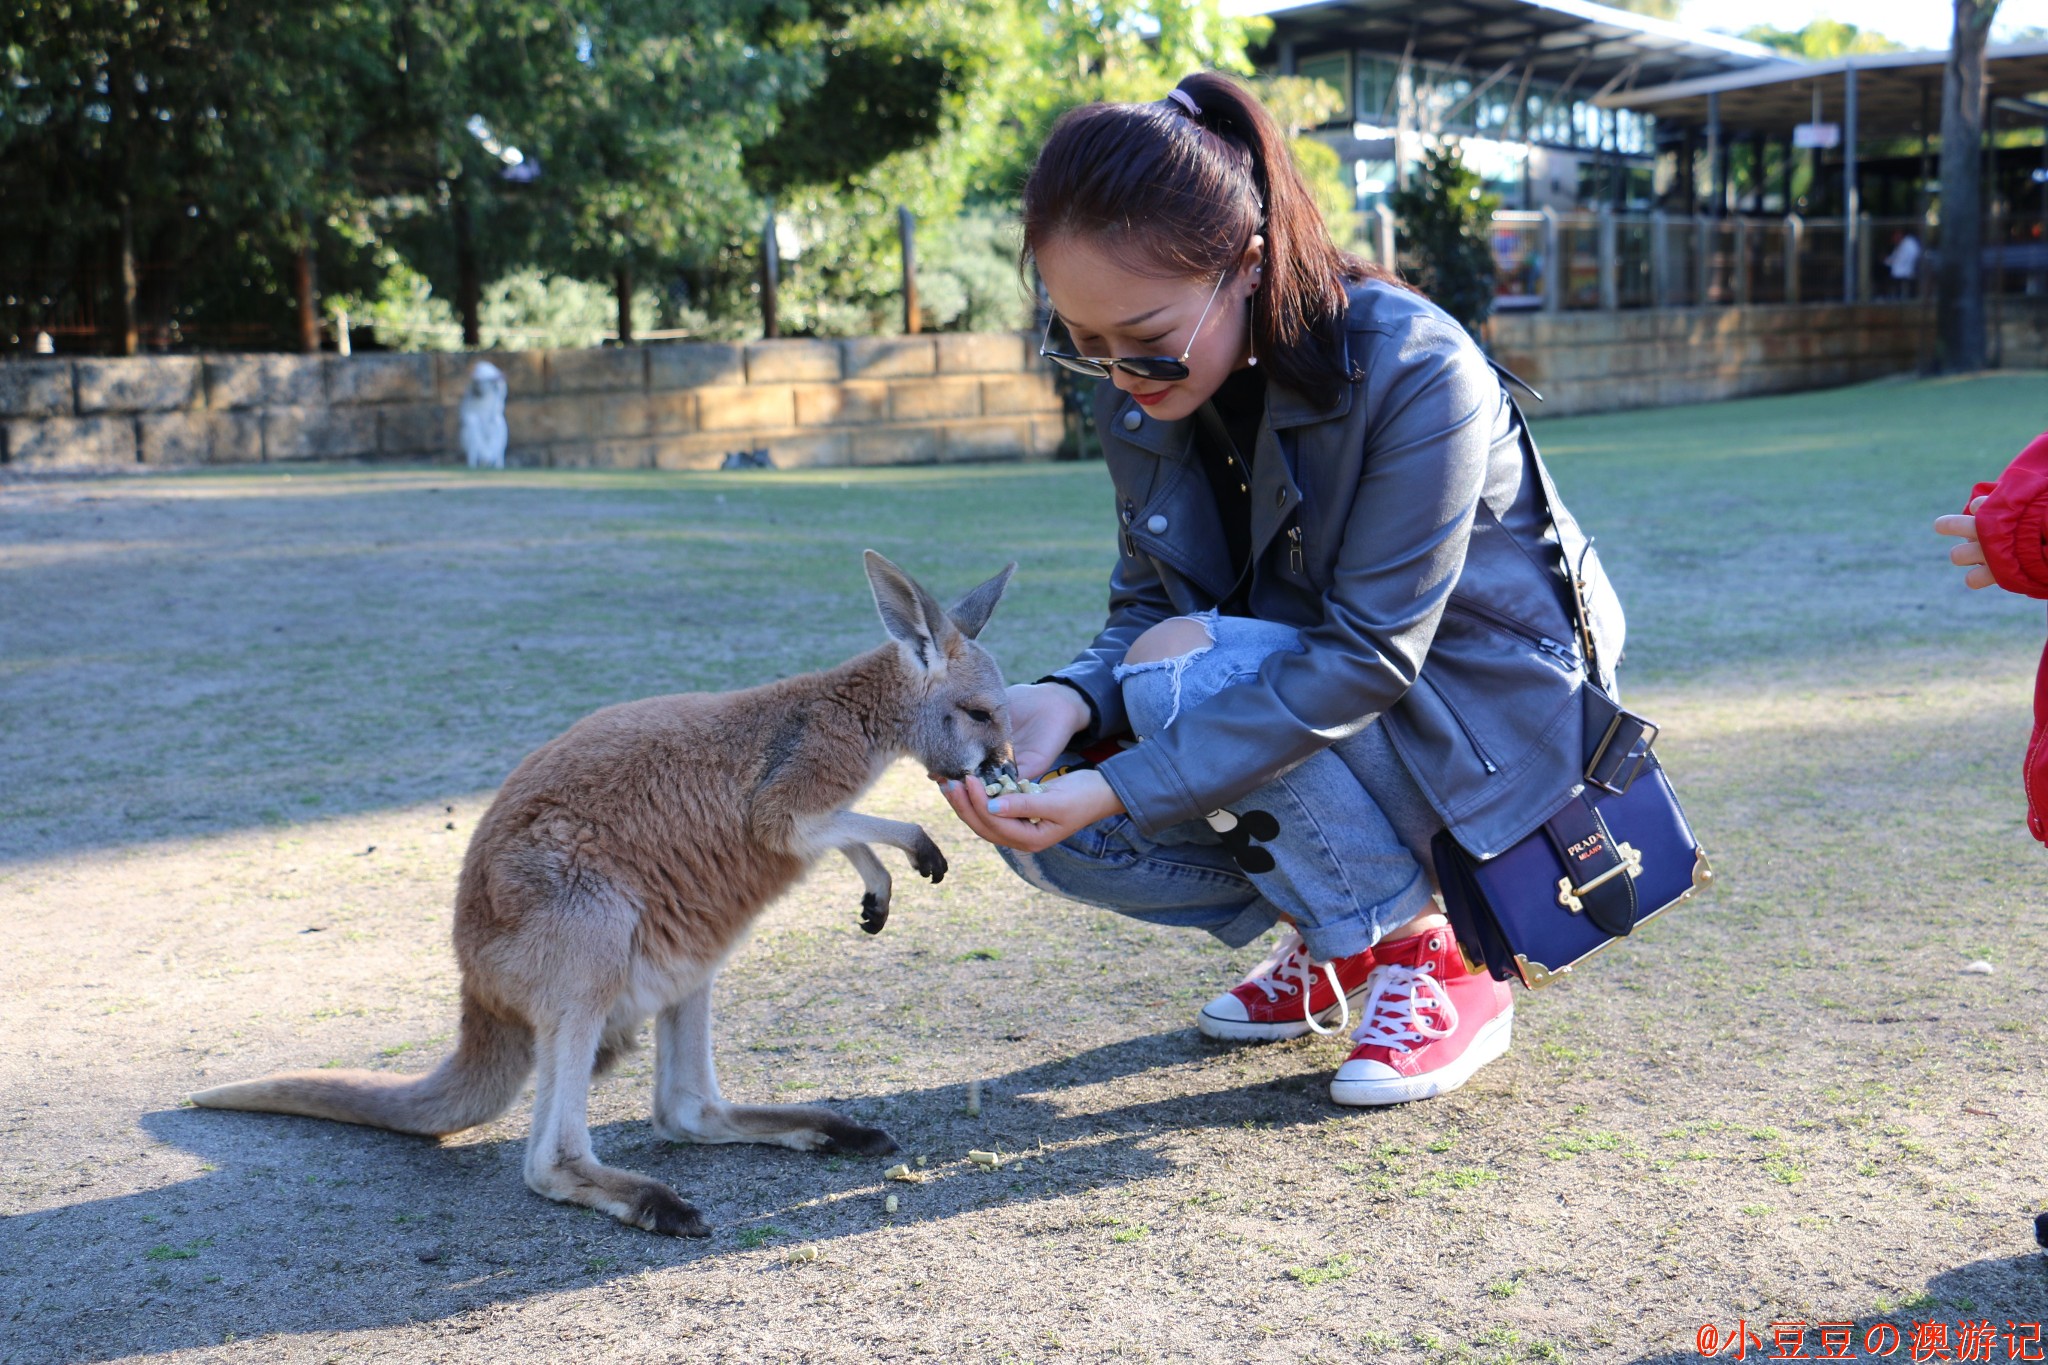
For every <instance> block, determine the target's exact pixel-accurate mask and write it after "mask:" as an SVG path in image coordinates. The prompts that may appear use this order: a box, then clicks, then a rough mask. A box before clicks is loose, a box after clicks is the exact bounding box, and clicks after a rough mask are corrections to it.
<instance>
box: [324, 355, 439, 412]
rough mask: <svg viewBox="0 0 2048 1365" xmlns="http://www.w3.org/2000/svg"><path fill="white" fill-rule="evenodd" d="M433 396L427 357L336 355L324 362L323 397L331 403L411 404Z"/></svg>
mask: <svg viewBox="0 0 2048 1365" xmlns="http://www.w3.org/2000/svg"><path fill="white" fill-rule="evenodd" d="M433 396H434V358H433V357H432V356H428V355H377V354H369V355H338V356H330V357H329V358H328V361H327V397H328V400H329V401H330V402H334V403H412V402H421V401H424V400H426V399H429V398H432V397H433Z"/></svg>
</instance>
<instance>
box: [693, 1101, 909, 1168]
mask: <svg viewBox="0 0 2048 1365" xmlns="http://www.w3.org/2000/svg"><path fill="white" fill-rule="evenodd" d="M654 1130H655V1131H656V1132H657V1133H660V1134H661V1135H662V1136H663V1137H665V1138H667V1139H668V1140H669V1141H671V1142H696V1143H715V1142H766V1143H771V1144H773V1145H775V1146H778V1147H794V1148H795V1149H796V1150H797V1151H799V1152H822V1153H824V1154H826V1155H828V1156H887V1155H889V1153H891V1152H893V1151H896V1150H897V1146H896V1139H895V1138H892V1137H890V1136H889V1135H888V1134H887V1133H885V1132H883V1131H882V1130H881V1129H879V1128H870V1127H868V1126H867V1125H865V1124H860V1123H855V1122H854V1121H853V1120H852V1119H848V1118H842V1117H840V1116H839V1115H838V1114H835V1113H833V1112H832V1111H831V1110H830V1109H822V1108H819V1107H818V1106H817V1105H809V1104H726V1103H724V1102H722V1101H703V1100H695V1101H692V1100H685V1101H683V1102H680V1103H672V1104H669V1105H667V1106H665V1107H663V1108H657V1110H656V1111H655V1115H654Z"/></svg>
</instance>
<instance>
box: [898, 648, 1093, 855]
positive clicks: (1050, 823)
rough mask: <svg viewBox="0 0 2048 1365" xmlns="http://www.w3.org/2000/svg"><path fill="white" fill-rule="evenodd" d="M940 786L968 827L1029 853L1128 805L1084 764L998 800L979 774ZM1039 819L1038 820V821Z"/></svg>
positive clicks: (1020, 762) (1005, 846) (1048, 845)
mask: <svg viewBox="0 0 2048 1365" xmlns="http://www.w3.org/2000/svg"><path fill="white" fill-rule="evenodd" d="M1052 685H1053V686H1055V687H1057V686H1059V684H1057V683H1054V684H1052ZM1061 690H1062V691H1064V690H1065V689H1064V688H1061ZM1064 742H1065V741H1064V740H1063V741H1062V743H1064ZM1018 767H1019V768H1020V769H1023V770H1024V771H1027V772H1028V771H1029V769H1024V768H1023V754H1022V753H1021V752H1020V753H1019V754H1018ZM939 790H940V792H942V793H943V794H944V795H945V798H946V804H947V805H949V806H951V807H952V808H953V813H954V814H956V815H958V816H959V817H960V821H961V823H962V824H964V825H966V826H967V828H969V829H971V830H973V831H974V832H975V833H976V834H979V835H980V836H981V837H982V838H984V839H986V840H988V841H989V842H990V843H992V844H1001V845H1002V846H1003V847H1004V848H1014V849H1020V850H1022V851H1023V852H1025V853H1037V852H1038V851H1039V850H1041V849H1047V848H1051V847H1052V846H1053V845H1054V844H1056V843H1059V842H1060V841H1061V840H1062V839H1065V838H1067V837H1068V836H1070V835H1072V834H1074V833H1076V832H1077V831H1080V830H1084V829H1086V828H1087V827H1088V826H1090V825H1092V824H1094V823H1095V822H1096V821H1097V820H1106V819H1108V818H1109V817H1110V816H1112V815H1121V814H1122V813H1123V809H1124V803H1123V802H1122V801H1120V800H1118V799H1117V794H1116V792H1115V791H1114V790H1113V789H1112V788H1111V787H1110V785H1109V783H1108V782H1106V781H1104V780H1103V777H1102V774H1101V773H1099V772H1096V771H1095V770H1094V769H1093V768H1078V769H1076V770H1075V771H1073V772H1070V773H1068V774H1066V775H1065V776H1064V777H1058V778H1055V779H1053V780H1052V781H1051V782H1049V783H1047V784H1046V786H1045V789H1044V790H1043V791H1038V792H1019V793H1015V794H1012V795H1010V796H999V797H997V798H995V800H994V801H993V802H991V801H990V800H989V795H988V790H987V789H986V788H985V787H983V786H982V785H981V779H980V778H978V777H969V778H967V779H966V780H965V781H961V782H942V783H940V784H939ZM1033 820H1036V821H1038V823H1037V824H1035V825H1034V824H1032V823H1031V822H1032V821H1033Z"/></svg>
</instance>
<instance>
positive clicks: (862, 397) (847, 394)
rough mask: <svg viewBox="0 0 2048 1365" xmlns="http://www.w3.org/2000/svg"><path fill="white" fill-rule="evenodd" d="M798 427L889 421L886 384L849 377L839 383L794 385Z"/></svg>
mask: <svg viewBox="0 0 2048 1365" xmlns="http://www.w3.org/2000/svg"><path fill="white" fill-rule="evenodd" d="M794 392H795V394H796V421H797V425H798V426H805V427H814V426H832V425H835V424H838V425H846V424H853V423H862V422H886V421H888V420H889V386H888V385H887V384H886V383H884V382H882V381H881V380H878V379H849V380H847V381H846V382H845V383H843V384H798V385H796V386H795V387H794Z"/></svg>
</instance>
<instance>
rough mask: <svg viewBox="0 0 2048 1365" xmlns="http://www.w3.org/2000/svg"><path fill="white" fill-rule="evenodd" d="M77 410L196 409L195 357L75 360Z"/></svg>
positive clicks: (199, 395)
mask: <svg viewBox="0 0 2048 1365" xmlns="http://www.w3.org/2000/svg"><path fill="white" fill-rule="evenodd" d="M71 371H72V375H73V377H74V379H75V380H76V382H77V384H78V411H79V413H80V414H81V415H85V414H89V413H95V412H177V411H180V410H182V409H186V408H196V407H198V406H199V404H200V400H201V398H202V397H203V395H204V390H203V389H202V387H201V384H200V380H201V367H200V361H199V357H198V356H196V355H162V356H156V355H153V356H128V357H124V358H121V359H117V360H74V361H72V362H71Z"/></svg>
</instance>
